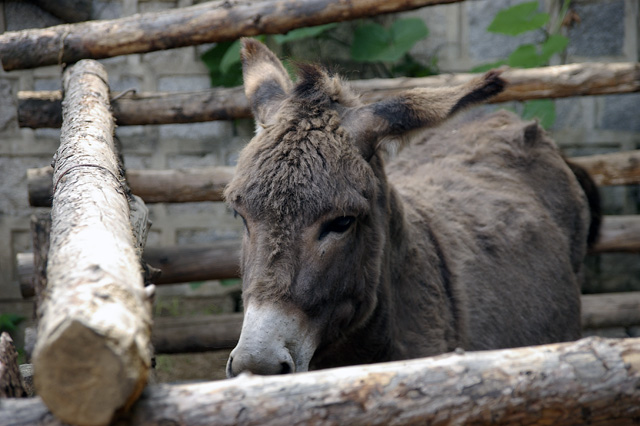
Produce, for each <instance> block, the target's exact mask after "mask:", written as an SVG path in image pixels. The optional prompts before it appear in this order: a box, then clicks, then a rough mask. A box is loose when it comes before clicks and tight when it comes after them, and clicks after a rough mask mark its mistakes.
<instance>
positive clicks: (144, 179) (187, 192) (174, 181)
mask: <svg viewBox="0 0 640 426" xmlns="http://www.w3.org/2000/svg"><path fill="white" fill-rule="evenodd" d="M571 161H572V162H573V163H575V164H578V165H580V166H582V167H584V168H585V169H586V170H587V172H588V173H589V174H590V175H591V176H592V177H593V178H594V180H595V181H596V183H597V184H598V185H600V186H607V185H634V184H639V183H640V150H636V151H626V152H616V153H611V154H601V155H594V156H592V157H576V158H572V159H571ZM233 173H234V168H233V167H203V168H197V169H168V170H129V171H128V172H127V174H126V176H127V181H128V182H129V185H130V187H131V191H132V192H133V193H134V194H136V195H139V196H140V197H141V198H142V199H143V200H144V201H145V202H146V203H184V202H195V201H223V197H222V192H223V191H224V188H225V186H226V185H227V184H228V183H229V182H230V181H231V179H232V178H233ZM52 177H53V171H52V170H51V168H50V167H42V168H39V169H28V170H27V187H28V191H29V204H30V205H31V206H32V207H49V206H51V192H52V187H53V181H52Z"/></svg>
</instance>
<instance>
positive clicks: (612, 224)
mask: <svg viewBox="0 0 640 426" xmlns="http://www.w3.org/2000/svg"><path fill="white" fill-rule="evenodd" d="M611 252H627V253H640V216H639V215H629V216H604V217H603V219H602V227H601V229H600V238H599V239H598V241H597V242H596V244H595V246H594V247H593V248H592V249H591V253H594V254H595V253H611Z"/></svg>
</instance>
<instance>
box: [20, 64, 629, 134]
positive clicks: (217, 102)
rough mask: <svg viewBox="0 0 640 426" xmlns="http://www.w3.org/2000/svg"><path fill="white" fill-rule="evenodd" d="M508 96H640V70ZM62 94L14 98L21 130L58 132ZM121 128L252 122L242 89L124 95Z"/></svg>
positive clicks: (385, 82)
mask: <svg viewBox="0 0 640 426" xmlns="http://www.w3.org/2000/svg"><path fill="white" fill-rule="evenodd" d="M473 77H474V74H441V75H438V76H431V77H423V78H389V79H373V80H359V81H352V82H351V84H352V85H353V87H354V88H355V89H356V90H357V91H358V92H360V93H362V94H363V98H364V99H365V100H366V101H367V102H373V101H377V100H380V99H383V98H386V97H389V96H393V95H394V94H396V93H397V92H398V91H399V90H405V89H412V88H417V87H443V86H450V85H456V84H462V83H465V82H467V81H469V80H470V79H471V78H473ZM503 77H504V78H505V80H506V81H507V82H508V83H509V85H508V86H507V88H506V90H505V91H504V92H502V93H501V94H499V95H498V96H496V97H495V98H493V99H491V100H490V102H493V103H496V102H506V101H524V100H530V99H542V98H563V97H569V96H586V95H603V94H611V93H632V92H638V91H640V64H637V63H581V64H569V65H557V66H550V67H540V68H531V69H511V70H507V71H505V72H504V73H503ZM61 96H62V95H61V94H60V91H51V92H18V124H19V126H20V127H32V128H40V127H60V122H61V118H60V98H61ZM113 109H114V115H115V117H116V122H117V124H118V125H119V126H127V125H141V124H169V123H193V122H201V121H211V120H229V119H235V118H246V117H250V116H251V110H250V108H249V103H248V101H247V99H246V97H245V96H244V92H243V91H242V88H233V89H209V90H203V91H199V92H189V93H184V92H176V93H166V92H165V93H140V94H127V95H125V96H123V97H121V98H119V99H117V100H116V101H114V102H113Z"/></svg>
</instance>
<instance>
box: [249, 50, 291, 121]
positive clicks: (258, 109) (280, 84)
mask: <svg viewBox="0 0 640 426" xmlns="http://www.w3.org/2000/svg"><path fill="white" fill-rule="evenodd" d="M241 43H242V49H241V51H240V56H241V58H242V74H243V77H244V93H245V95H246V96H247V99H249V103H250V104H251V111H252V112H253V116H254V117H255V119H256V120H257V121H258V122H259V123H266V122H267V121H268V118H269V116H270V115H271V114H273V113H274V112H275V111H277V109H278V107H279V105H280V103H281V102H282V100H283V99H284V98H285V96H286V95H287V93H288V92H289V90H290V89H291V86H292V83H291V79H290V78H289V74H287V71H286V70H285V69H284V67H283V66H282V63H281V62H280V60H279V59H278V58H277V57H276V55H274V54H273V52H271V51H270V50H269V49H268V48H267V47H266V46H265V45H264V44H262V43H260V42H259V41H257V40H254V39H251V38H243V39H242V40H241Z"/></svg>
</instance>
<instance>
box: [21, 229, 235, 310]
mask: <svg viewBox="0 0 640 426" xmlns="http://www.w3.org/2000/svg"><path fill="white" fill-rule="evenodd" d="M16 258H17V266H18V268H17V269H18V281H19V283H20V292H21V293H22V297H24V298H29V297H33V296H35V288H34V287H35V286H34V281H33V277H34V258H33V253H18V255H17V256H16ZM239 259H240V241H239V240H228V241H217V242H215V243H212V244H209V245H206V246H205V245H200V246H199V245H190V246H173V247H147V248H145V250H144V253H143V256H142V260H143V261H144V262H146V263H148V264H149V265H150V266H152V267H154V268H158V269H160V270H161V271H162V273H161V274H160V276H159V277H158V278H157V279H155V280H154V282H153V284H156V285H162V284H176V283H185V282H194V281H205V280H223V279H227V278H238V277H239V276H240V264H239Z"/></svg>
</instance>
